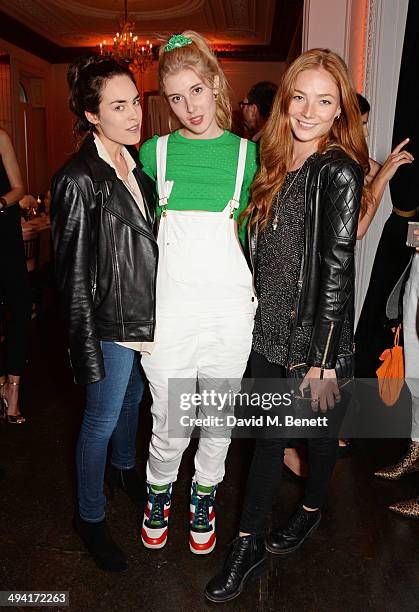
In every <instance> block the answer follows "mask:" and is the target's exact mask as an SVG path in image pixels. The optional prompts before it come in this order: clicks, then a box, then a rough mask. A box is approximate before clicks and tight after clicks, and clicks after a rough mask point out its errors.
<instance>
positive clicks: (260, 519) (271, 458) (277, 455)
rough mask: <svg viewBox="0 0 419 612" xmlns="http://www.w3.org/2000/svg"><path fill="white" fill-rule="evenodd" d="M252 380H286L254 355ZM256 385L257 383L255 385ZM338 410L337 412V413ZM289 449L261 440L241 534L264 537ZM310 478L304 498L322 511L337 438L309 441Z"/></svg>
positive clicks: (283, 441)
mask: <svg viewBox="0 0 419 612" xmlns="http://www.w3.org/2000/svg"><path fill="white" fill-rule="evenodd" d="M250 367H251V375H252V378H256V379H258V378H284V377H285V368H283V367H282V366H279V365H275V364H272V363H270V362H269V361H267V359H265V357H263V356H262V355H260V354H258V353H256V352H255V351H252V353H251V356H250ZM256 384H257V383H256ZM334 410H336V408H335V409H334ZM288 446H290V440H289V439H287V438H270V437H258V438H257V439H256V444H255V450H254V454H253V460H252V465H251V467H250V472H249V476H248V480H247V487H246V494H245V500H244V506H243V510H242V515H241V519H240V531H243V532H246V533H253V534H258V535H259V534H262V533H263V532H264V530H265V527H266V519H267V516H268V514H269V513H270V512H271V509H272V504H273V501H274V499H275V497H276V495H277V493H278V491H279V488H280V484H281V478H282V466H283V461H284V449H285V448H287V447H288ZM307 446H308V462H309V477H308V479H307V484H306V489H305V493H304V498H303V504H304V505H305V506H307V507H308V508H320V507H321V506H322V505H323V503H324V500H325V497H326V491H327V486H328V483H329V480H330V477H331V475H332V472H333V468H334V467H335V463H336V459H337V453H338V439H337V437H328V438H308V439H307Z"/></svg>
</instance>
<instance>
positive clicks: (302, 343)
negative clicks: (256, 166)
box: [253, 153, 352, 366]
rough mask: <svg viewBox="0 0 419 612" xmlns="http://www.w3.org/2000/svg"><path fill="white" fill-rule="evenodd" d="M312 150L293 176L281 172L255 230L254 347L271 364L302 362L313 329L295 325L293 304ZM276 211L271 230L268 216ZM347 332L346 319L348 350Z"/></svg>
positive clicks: (344, 346) (345, 333)
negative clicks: (264, 221) (262, 223)
mask: <svg viewBox="0 0 419 612" xmlns="http://www.w3.org/2000/svg"><path fill="white" fill-rule="evenodd" d="M317 155H318V154H317V153H315V154H313V155H311V156H310V157H309V158H307V160H306V161H305V163H304V165H303V167H302V168H301V171H300V172H299V174H298V176H297V172H298V170H295V171H293V172H288V174H287V175H286V177H285V181H284V184H283V185H282V187H281V191H280V194H279V198H278V199H277V198H276V197H275V198H274V200H273V216H272V218H271V219H270V220H269V223H268V225H267V227H266V229H265V230H264V231H262V232H260V234H259V241H258V246H257V249H258V255H257V267H256V290H257V293H258V296H259V306H258V309H257V312H256V317H255V326H254V330H253V349H254V350H255V351H256V352H257V353H260V354H261V355H263V356H264V357H266V359H267V360H268V361H270V362H271V363H276V364H278V365H282V366H286V365H293V364H297V363H304V362H305V360H306V357H307V354H308V350H309V346H310V339H311V334H312V331H313V328H312V327H295V329H294V306H295V301H296V297H297V282H298V277H299V272H300V264H301V259H302V256H303V246H304V208H305V207H304V185H305V177H306V174H307V168H308V164H309V163H310V161H312V160H313V159H314V158H315V157H316V156H317ZM278 202H279V206H278ZM277 207H278V208H277ZM277 212H278V225H277V229H276V231H275V230H274V229H273V220H274V217H275V215H276V213H277ZM351 337H352V332H351V328H350V325H349V321H345V323H344V326H343V330H342V336H341V342H340V347H339V349H340V351H339V352H343V351H349V350H350V347H351Z"/></svg>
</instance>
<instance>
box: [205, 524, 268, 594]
mask: <svg viewBox="0 0 419 612" xmlns="http://www.w3.org/2000/svg"><path fill="white" fill-rule="evenodd" d="M266 568H267V559H266V552H265V543H264V541H263V537H261V536H256V535H248V536H243V537H237V538H236V539H235V540H234V542H233V544H232V546H231V549H230V552H229V554H228V557H227V559H226V561H225V563H224V567H223V569H222V570H221V572H220V573H219V574H217V575H216V576H214V578H212V580H210V581H209V583H208V584H207V586H206V588H205V597H206V598H207V599H209V600H210V601H214V602H223V601H229V600H230V599H234V598H235V597H237V596H238V595H240V593H241V592H242V590H243V587H244V584H245V582H246V581H247V580H249V579H250V578H254V577H256V576H258V575H260V574H262V573H263V572H264V571H265V570H266Z"/></svg>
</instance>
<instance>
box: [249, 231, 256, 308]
mask: <svg viewBox="0 0 419 612" xmlns="http://www.w3.org/2000/svg"><path fill="white" fill-rule="evenodd" d="M258 234H259V231H258V226H257V225H256V227H255V235H254V243H255V245H256V244H257V240H258ZM247 238H248V244H249V257H250V265H251V267H252V287H253V293H254V294H255V297H256V298H258V299H259V296H258V294H257V292H256V278H255V260H254V257H253V249H252V242H251V236H250V225H248V226H247ZM255 249H256V247H255Z"/></svg>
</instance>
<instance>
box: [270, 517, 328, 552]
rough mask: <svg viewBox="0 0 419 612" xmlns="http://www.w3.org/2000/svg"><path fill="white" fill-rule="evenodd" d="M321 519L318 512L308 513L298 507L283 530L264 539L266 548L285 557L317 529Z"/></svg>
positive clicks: (274, 532) (273, 532) (272, 532)
mask: <svg viewBox="0 0 419 612" xmlns="http://www.w3.org/2000/svg"><path fill="white" fill-rule="evenodd" d="M321 518H322V515H321V512H320V510H314V511H312V512H309V511H308V510H304V508H303V506H302V505H300V506H299V507H298V508H297V510H296V511H295V512H294V514H293V515H292V517H291V518H290V520H289V522H288V525H287V526H286V527H285V528H284V529H280V530H278V531H271V533H270V534H269V535H268V537H267V538H266V548H267V550H269V552H271V553H273V554H274V555H286V554H287V553H291V552H293V551H294V550H297V548H299V547H300V546H301V544H302V543H303V542H304V540H305V539H306V538H308V536H309V535H310V534H311V533H312V532H313V531H314V530H315V529H317V527H318V525H319V523H320V520H321Z"/></svg>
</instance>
